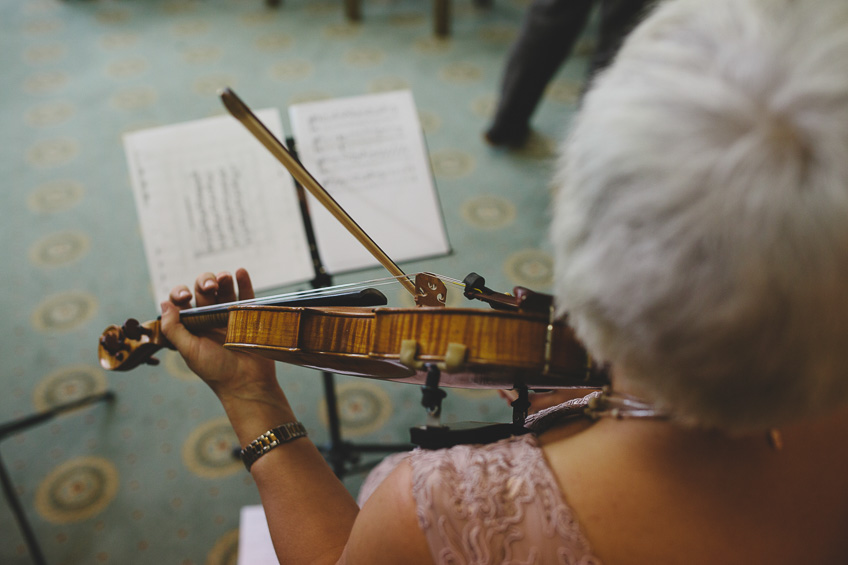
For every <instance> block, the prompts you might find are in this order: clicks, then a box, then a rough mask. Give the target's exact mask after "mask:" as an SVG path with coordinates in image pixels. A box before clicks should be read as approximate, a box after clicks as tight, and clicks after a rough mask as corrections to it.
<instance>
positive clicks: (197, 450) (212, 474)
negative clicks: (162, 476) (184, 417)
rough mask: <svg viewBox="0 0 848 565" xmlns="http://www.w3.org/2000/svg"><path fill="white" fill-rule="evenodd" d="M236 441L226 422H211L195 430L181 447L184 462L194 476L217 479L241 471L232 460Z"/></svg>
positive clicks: (224, 420)
mask: <svg viewBox="0 0 848 565" xmlns="http://www.w3.org/2000/svg"><path fill="white" fill-rule="evenodd" d="M238 445H239V443H238V438H237V437H236V434H235V432H234V431H233V429H232V427H231V426H230V422H229V420H227V418H218V419H215V420H210V421H208V422H206V423H205V424H202V425H200V426H198V427H197V428H195V429H194V431H192V432H191V434H189V436H188V439H187V440H186V441H185V443H184V444H183V462H184V463H185V465H186V467H188V468H189V470H190V471H191V472H192V473H194V474H195V475H198V476H201V477H205V478H208V479H216V478H219V477H225V476H227V475H232V474H233V473H236V472H238V471H239V470H244V465H242V462H241V460H239V459H238V458H236V457H234V456H233V450H234V449H235V448H237V447H238Z"/></svg>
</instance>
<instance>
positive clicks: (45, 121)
mask: <svg viewBox="0 0 848 565" xmlns="http://www.w3.org/2000/svg"><path fill="white" fill-rule="evenodd" d="M74 112H75V109H74V106H73V105H72V104H70V103H68V102H47V103H44V104H39V105H38V106H34V107H32V108H30V109H29V110H27V113H26V121H27V123H28V124H29V125H31V126H39V127H44V126H55V125H56V124H60V123H62V122H64V121H65V120H67V119H68V118H70V117H71V116H73V115H74Z"/></svg>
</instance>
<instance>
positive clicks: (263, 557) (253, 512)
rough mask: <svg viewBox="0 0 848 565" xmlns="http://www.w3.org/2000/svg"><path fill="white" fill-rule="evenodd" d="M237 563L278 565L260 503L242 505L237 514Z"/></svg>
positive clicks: (245, 564) (240, 564) (244, 564)
mask: <svg viewBox="0 0 848 565" xmlns="http://www.w3.org/2000/svg"><path fill="white" fill-rule="evenodd" d="M236 563H237V565H279V563H280V562H279V561H278V560H277V554H276V553H275V552H274V544H273V542H272V541H271V532H270V531H269V530H268V520H267V519H266V518H265V510H264V509H263V508H262V506H261V505H256V506H244V507H242V509H241V513H240V515H239V544H238V558H237V561H236Z"/></svg>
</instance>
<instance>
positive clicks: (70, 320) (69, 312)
mask: <svg viewBox="0 0 848 565" xmlns="http://www.w3.org/2000/svg"><path fill="white" fill-rule="evenodd" d="M96 309H97V300H96V299H95V298H94V296H92V295H91V294H88V293H87V292H82V291H70V292H63V293H61V294H54V295H53V296H50V297H48V298H47V299H46V300H44V301H43V302H42V303H41V304H39V305H38V307H37V308H36V309H35V312H33V315H32V324H33V326H35V327H36V329H39V330H42V331H64V330H70V329H72V328H74V327H76V326H78V325H80V324H82V323H83V322H85V321H86V320H88V319H89V318H90V317H91V316H92V315H93V314H94V311H95V310H96Z"/></svg>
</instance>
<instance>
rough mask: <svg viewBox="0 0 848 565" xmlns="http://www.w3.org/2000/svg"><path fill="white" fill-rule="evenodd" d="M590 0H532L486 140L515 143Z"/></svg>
mask: <svg viewBox="0 0 848 565" xmlns="http://www.w3.org/2000/svg"><path fill="white" fill-rule="evenodd" d="M591 9H592V0H534V1H533V3H532V4H530V6H529V7H528V8H527V12H526V14H525V16H524V22H523V24H522V28H521V32H520V34H519V36H518V39H517V40H516V42H515V43H514V44H513V46H512V48H511V50H510V53H509V56H508V58H507V63H506V67H505V69H504V75H503V79H502V83H501V92H500V99H499V101H498V106H497V109H496V111H495V116H494V119H493V121H492V125H491V126H490V127H489V129H488V130H487V131H486V134H485V135H486V139H487V140H488V141H489V143H491V144H492V145H503V146H510V147H519V146H521V145H522V144H523V143H524V141H526V139H527V135H528V134H529V132H530V117H531V116H532V114H533V112H534V110H535V109H536V106H537V105H538V103H539V100H540V99H541V98H542V94H543V93H544V91H545V87H547V85H548V82H550V80H551V79H552V78H553V76H554V74H555V73H556V72H557V70H558V69H559V67H560V65H562V63H563V62H564V61H565V60H566V59H567V58H568V56H569V55H570V54H571V50H572V48H573V47H574V44H575V42H576V41H577V38H578V37H580V33H581V32H582V31H583V28H584V27H585V25H586V21H587V20H588V19H589V14H590V12H591Z"/></svg>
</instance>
